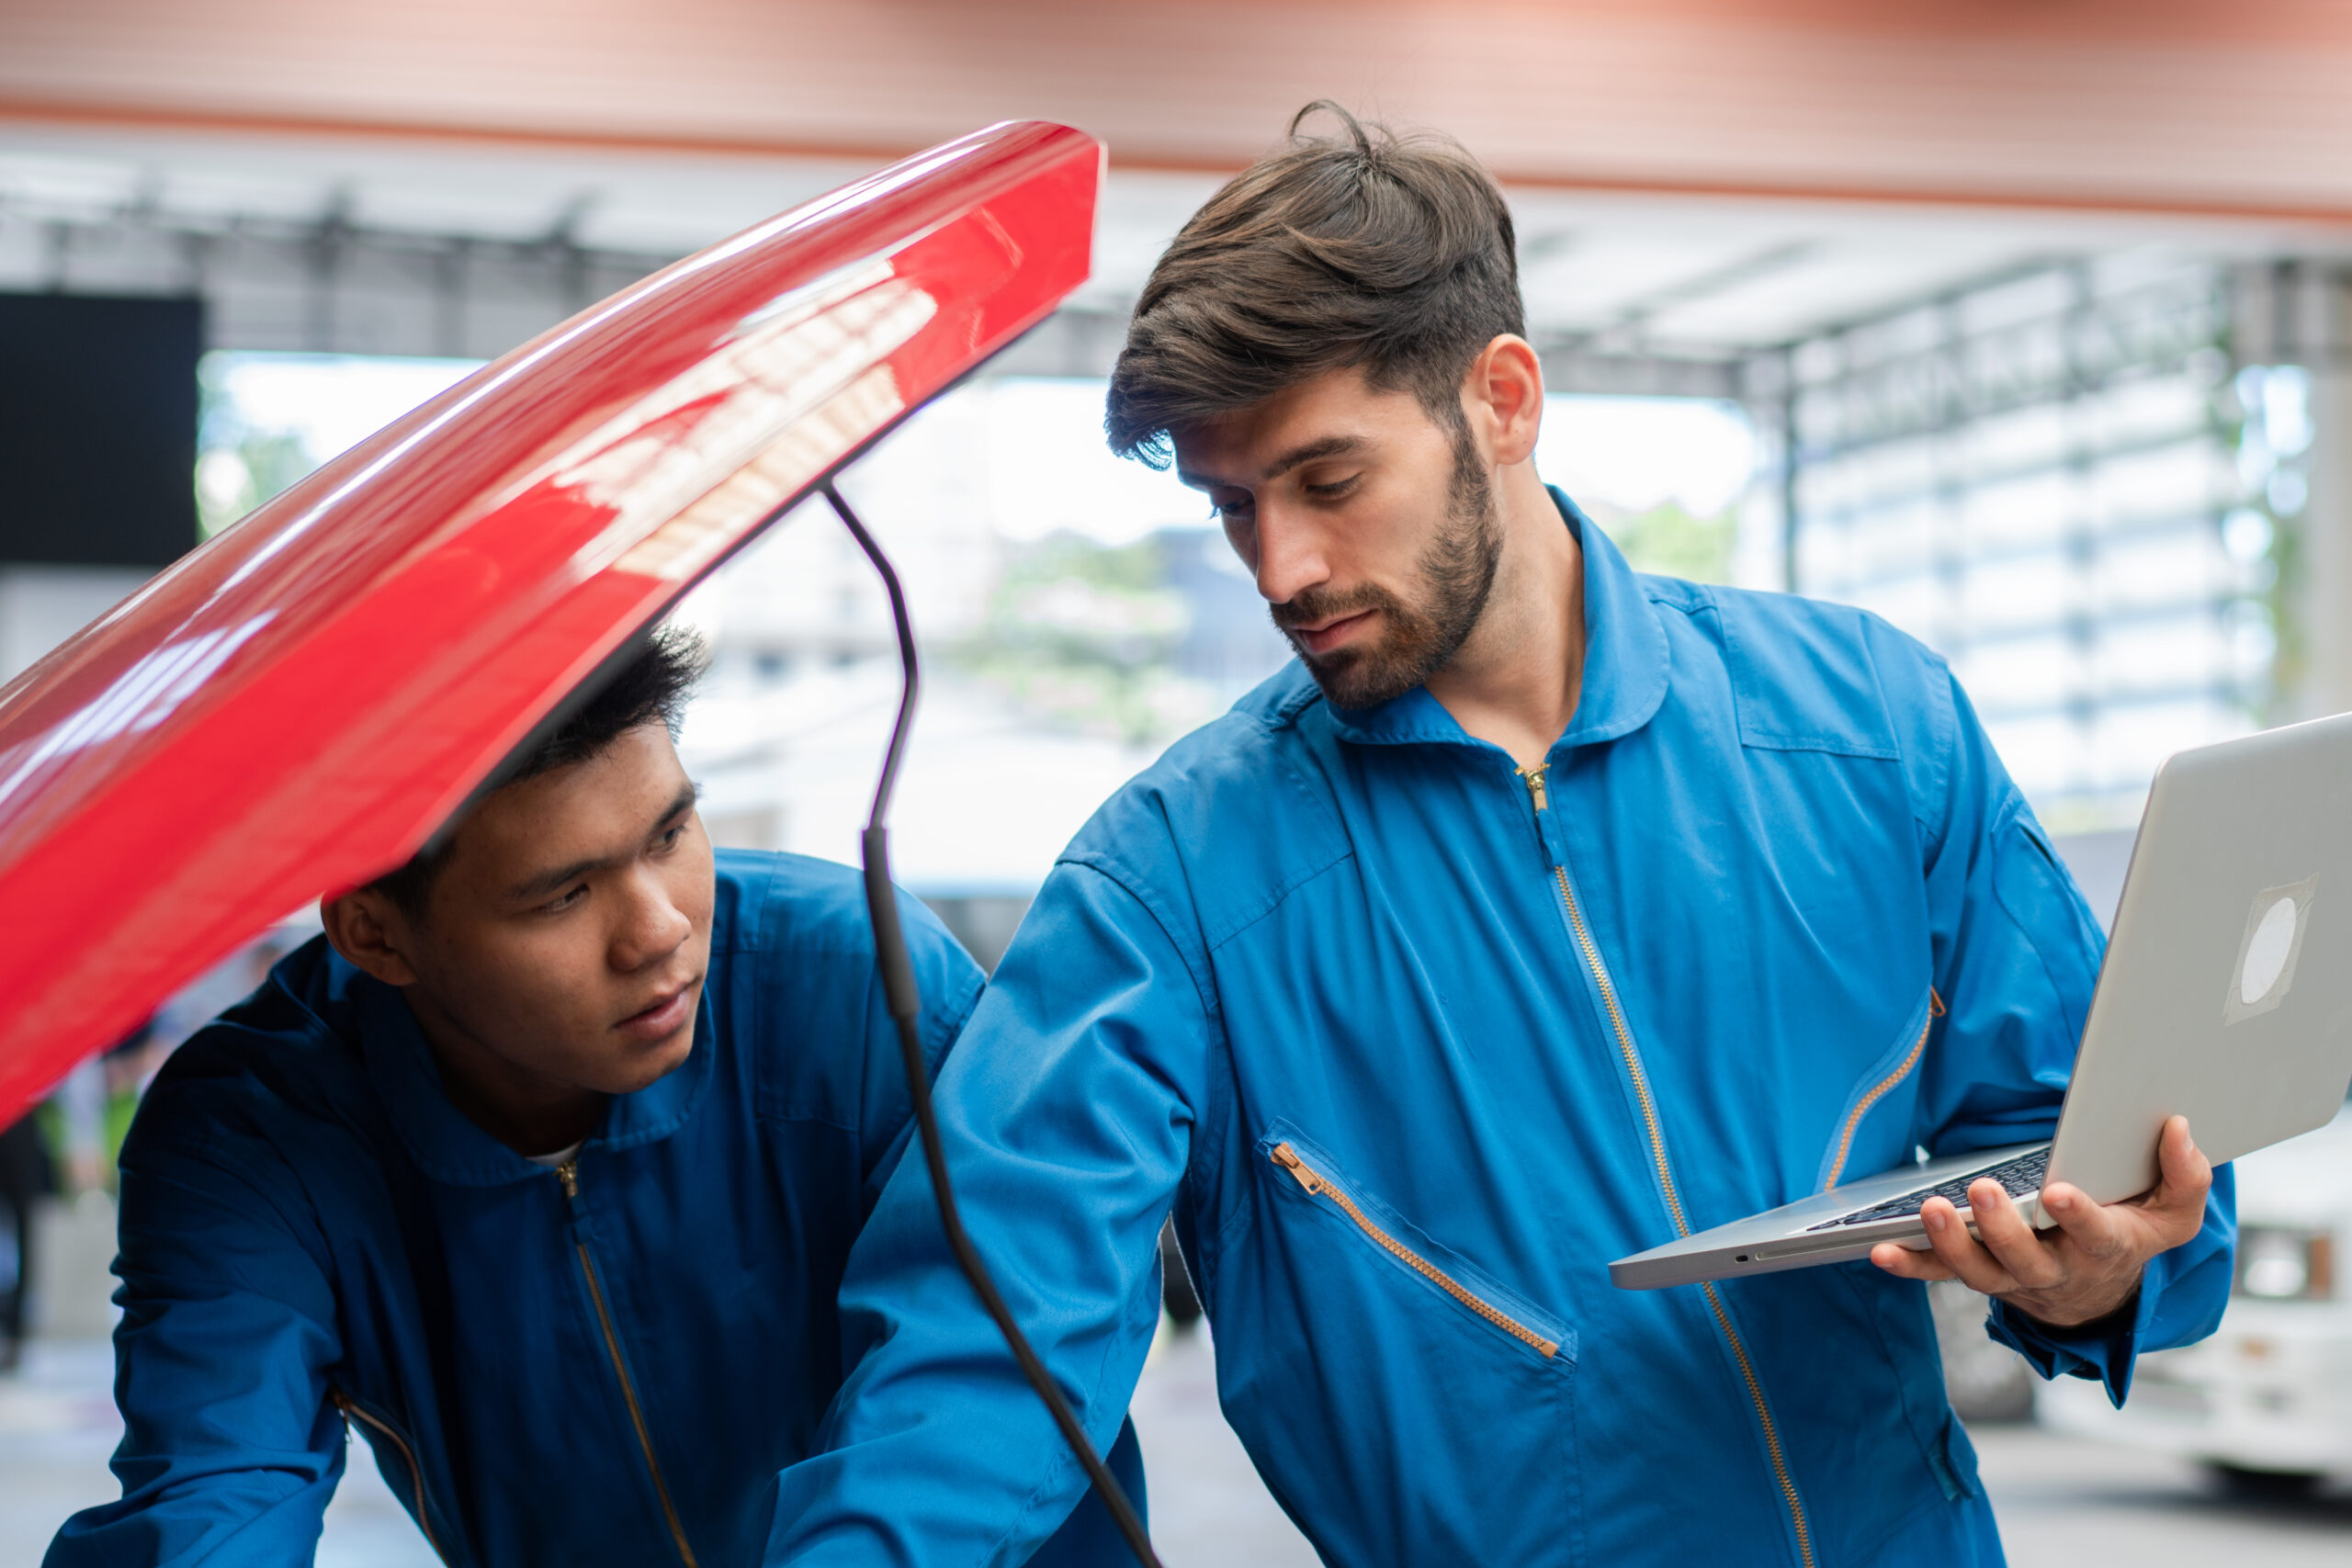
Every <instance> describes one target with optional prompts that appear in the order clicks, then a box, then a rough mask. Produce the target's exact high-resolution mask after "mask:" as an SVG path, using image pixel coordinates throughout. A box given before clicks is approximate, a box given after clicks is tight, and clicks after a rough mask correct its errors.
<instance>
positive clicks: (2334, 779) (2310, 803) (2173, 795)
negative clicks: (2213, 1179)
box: [2049, 714, 2352, 1202]
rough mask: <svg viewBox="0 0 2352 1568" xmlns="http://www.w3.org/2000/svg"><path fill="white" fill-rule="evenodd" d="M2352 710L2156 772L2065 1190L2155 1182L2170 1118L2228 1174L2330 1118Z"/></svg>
mask: <svg viewBox="0 0 2352 1568" xmlns="http://www.w3.org/2000/svg"><path fill="white" fill-rule="evenodd" d="M2347 781H2352V714H2347V715H2341V716H2336V717H2334V718H2324V719H2316V720H2313V721H2312V722H2311V723H2308V724H2298V725H2290V726H2288V727H2286V728H2279V729H2272V730H2267V731H2265V732H2263V733H2261V734H2259V735H2250V736H2247V737H2245V739H2239V740H2230V741H2224V742H2222V744H2220V745H2218V746H2204V747H2199V748H2198V749H2196V750H2189V751H2182V752H2180V753H2178V754H2177V755H2175V756H2174V757H2172V758H2171V759H2170V760H2169V761H2166V762H2165V765H2164V767H2163V769H2162V770H2161V771H2160V772H2159V773H2157V774H2156V779H2155V783H2154V786H2153V787H2152V788H2151V789H2150V790H2149V792H2148V806H2147V810H2146V812H2145V814H2144V815H2143V817H2142V818H2141V823H2140V836H2139V839H2138V840H2137V842H2136V843H2135V844H2134V846H2133V848H2132V853H2131V869H2130V870H2129V871H2128V872H2127V873H2126V874H2125V876H2124V880H2123V897H2122V901H2121V903H2120V905H2119V906H2118V908H2117V910H2116V917H2115V931H2114V936H2113V939H2112V940H2111V941H2110V942H2109V946H2108V950H2107V961H2106V963H2105V964H2104V965H2103V966H2102V967H2101V969H2100V971H2099V979H2098V994H2097V996H2096V998H2094V999H2093V1001H2092V1004H2091V1010H2090V1017H2089V1019H2088V1021H2086V1024H2085V1026H2084V1030H2083V1043H2082V1049H2081V1051H2080V1052H2079V1053H2078V1055H2076V1057H2075V1077H2074V1083H2073V1087H2072V1088H2071V1089H2069V1090H2068V1092H2067V1096H2066V1107H2065V1110H2064V1112H2063V1113H2062V1114H2061V1116H2060V1119H2059V1123H2058V1135H2057V1140H2056V1144H2055V1146H2054V1147H2053V1148H2052V1152H2051V1157H2050V1171H2049V1179H2051V1180H2052V1181H2071V1182H2073V1183H2074V1184H2075V1185H2076V1186H2078V1187H2080V1188H2082V1189H2083V1190H2085V1191H2086V1192H2087V1193H2089V1194H2090V1196H2091V1197H2092V1198H2093V1199H2094V1200H2096V1201H2100V1202H2113V1201H2117V1200H2119V1199H2122V1198H2128V1197H2131V1196H2132V1195H2133V1194H2135V1193H2139V1192H2143V1191H2145V1190H2148V1189H2149V1188H2150V1187H2153V1186H2154V1184H2155V1181H2156V1160H2155V1145H2156V1137H2157V1134H2158V1133H2159V1132H2160V1131H2161V1130H2162V1129H2163V1126H2164V1122H2165V1118H2166V1117H2168V1116H2171V1115H2174V1114H2176V1113H2177V1114H2180V1115H2185V1116H2187V1117H2188V1122H2189V1129H2190V1131H2191V1132H2192V1133H2193V1134H2195V1136H2196V1139H2197V1143H2198V1146H2199V1148H2200V1149H2202V1150H2203V1151H2204V1153H2205V1154H2206V1155H2207V1156H2208V1157H2210V1158H2211V1159H2212V1160H2213V1161H2214V1162H2215V1163H2216V1164H2218V1163H2220V1162H2222V1161H2223V1160H2228V1159H2234V1158H2236V1157H2237V1156H2240V1155H2244V1154H2247V1153H2250V1152H2252V1151H2253V1150H2255V1149H2258V1148H2262V1147H2265V1146H2267V1145H2270V1144H2274V1143H2278V1142H2279V1141H2280V1140H2282V1139H2286V1138H2290V1137H2293V1136H2295V1135H2296V1134H2300V1133H2306V1132H2309V1131H2311V1130H2312V1128H2314V1127H2318V1126H2321V1125H2323V1124H2324V1123H2325V1122H2327V1121H2328V1120H2329V1119H2330V1118H2331V1117H2333V1116H2334V1115H2335V1112H2336V1111H2337V1110H2338V1109H2339V1108H2340V1107H2341V1106H2342V1105H2343V1103H2344V1099H2345V1093H2346V1089H2347V1087H2352V811H2347V810H2346V782H2347Z"/></svg>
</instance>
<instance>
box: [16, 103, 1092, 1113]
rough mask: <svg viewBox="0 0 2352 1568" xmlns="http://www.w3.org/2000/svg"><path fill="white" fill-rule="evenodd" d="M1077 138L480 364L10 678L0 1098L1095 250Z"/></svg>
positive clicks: (480, 737)
mask: <svg viewBox="0 0 2352 1568" xmlns="http://www.w3.org/2000/svg"><path fill="white" fill-rule="evenodd" d="M1101 167H1102V148H1101V146H1100V144H1099V143H1097V142H1096V141H1093V140H1092V139H1091V137H1088V136H1086V135H1084V134H1082V133H1081V132H1079V131H1075V130H1069V129H1068V128H1067V127H1063V126H1057V125H1048V124H1042V123H1035V122H1028V123H1013V124H1006V125H1001V126H996V127H992V128H990V129H989V130H984V131H980V132H978V133H977V134H975V135H972V136H969V137H966V138H964V139H963V140H961V141H953V142H949V143H947V144H945V145H944V146H941V147H938V148H934V149H933V150H932V151H931V152H925V153H922V154H920V155H918V156H916V157H913V158H910V159H908V160H906V161H905V162H903V163H901V164H895V165H893V166H892V167H890V168H888V169H886V170H883V171H882V172H881V173H879V174H876V175H872V176H870V177H868V178H866V179H864V180H860V181H857V182H855V183H854V184H852V185H849V186H843V187H842V189H840V190H838V191H835V192H833V193H832V194H831V195H830V196H826V197H820V198H819V199H818V200H816V201H813V202H810V203H809V204H808V205H807V206H804V207H801V208H798V209H794V210H793V211H791V212H787V213H786V214H784V215H782V216H780V217H778V218H775V219H772V220H769V221H768V222H766V223H764V224H762V225H760V226H759V227H757V228H754V229H752V230H750V231H746V232H744V233H742V234H740V235H738V236H736V237H735V238H734V239H731V240H729V241H727V242H725V243H721V244H718V245H716V246H713V247H712V248H711V249H709V250H707V251H705V252H703V253H702V254H699V255H696V256H694V257H691V258H689V259H687V260H685V261H684V262H681V263H679V264H678V265H675V266H673V267H671V268H669V269H667V270H666V271H663V272H662V273H659V274H657V275H655V276H652V277H650V278H648V279H647V280H645V281H644V282H642V283H639V284H638V285H636V286H634V287H632V288H628V289H626V290H624V291H622V292H621V293H619V294H616V295H615V296H614V297H613V298H612V299H607V300H605V302H604V303H602V304H600V305H596V306H594V307H593V308H591V309H589V310H585V311H583V312H582V313H581V314H580V315H578V316H576V317H574V318H573V319H572V320H571V321H567V322H565V323H564V324H563V325H561V326H560V327H557V328H555V329H553V330H552V331H550V332H548V333H546V334H545V335H543V336H541V337H540V338H538V339H537V340H536V341H534V342H532V343H529V344H525V345H524V346H523V347H521V348H518V349H516V350H515V352H514V353H512V354H509V355H506V356H505V357H504V358H503V359H501V360H499V361H497V362H496V363H494V364H492V365H490V366H488V367H485V368H484V369H482V370H481V372H480V373H479V374H477V375H475V376H474V377H472V378H469V379H468V380H467V381H465V382H462V383H460V384H459V385H458V386H457V387H454V388H452V389H450V390H449V391H448V392H447V393H445V394H443V395H442V396H441V397H439V398H437V399H435V400H434V401H432V402H431V403H428V404H426V405H425V406H424V408H422V409H419V410H418V411H416V412H414V413H413V414H411V415H409V416H408V417H407V418H405V419H403V420H401V422H399V423H396V424H393V425H391V426H390V427H388V428H387V429H385V430H384V431H382V432H380V433H379V434H377V435H375V436H374V437H372V438H371V439H369V440H368V441H366V442H364V443H362V444H361V445H360V446H357V447H356V448H354V449H353V450H352V451H351V452H349V453H347V454H345V456H344V457H340V458H338V459H336V460H335V461H334V462H333V463H330V464H328V465H327V466H326V467H325V468H322V469H321V470H319V472H317V473H315V474H313V475H311V477H310V478H309V479H306V480H304V481H303V482H302V483H301V484H300V485H298V486H296V487H295V488H294V489H293V490H291V491H288V492H287V493H286V494H284V495H282V496H280V497H278V498H277V500H276V501H274V502H271V503H270V504H269V505H267V506H266V507H264V508H262V509H261V510H259V511H258V512H256V513H254V514H253V515H252V516H250V517H248V518H246V519H245V520H244V521H243V522H241V523H239V524H238V525H236V526H234V527H232V528H231V529H228V530H226V531H225V532H223V533H222V534H221V535H220V536H218V537H216V538H214V539H212V540H211V541H210V542H209V543H208V544H206V545H205V546H203V547H201V548H199V549H198V550H196V551H195V552H194V553H193V554H191V555H189V556H187V557H186V558H183V559H182V560H181V561H180V562H179V563H178V564H177V565H175V566H174V567H173V568H171V569H170V570H167V571H165V572H164V573H163V574H162V575H161V576H159V577H157V578H156V579H154V581H152V582H150V583H149V584H147V585H146V587H145V588H143V589H142V590H141V592H138V593H137V594H135V595H133V596H132V597H131V598H130V599H128V600H126V601H125V602H124V603H123V604H120V605H119V606H117V607H116V608H115V609H114V610H113V611H112V612H110V613H109V614H108V615H106V616H104V617H102V618H101V619H100V620H98V621H97V622H96V623H94V624H93V625H91V626H88V627H86V628H85V629H84V630H83V631H82V632H81V633H80V634H78V635H77V636H76V637H74V639H73V640H72V641H69V642H68V643H66V644H65V645H64V646H63V647H62V648H60V649H57V650H56V651H55V652H53V653H52V654H51V655H50V656H49V657H48V658H47V659H45V660H42V661H41V662H40V663H39V664H37V665H35V666H34V667H33V668H32V669H31V670H28V671H26V672H25V673H24V674H23V675H22V676H20V677H18V678H17V680H16V681H15V682H11V683H10V684H9V685H8V686H7V687H6V689H5V690H0V911H5V913H0V1124H5V1123H6V1121H8V1120H9V1119H11V1118H12V1117H13V1116H14V1115H15V1113H16V1112H17V1110H19V1109H20V1108H21V1107H22V1106H23V1105H24V1104H25V1103H26V1102H27V1101H28V1100H30V1099H31V1098H32V1097H34V1096H36V1095H38V1094H40V1093H41V1092H42V1091H43V1090H45V1089H47V1088H48V1086H49V1085H50V1084H51V1083H52V1082H54V1081H55V1079H56V1078H57V1077H59V1076H60V1075H61V1074H62V1073H63V1072H64V1071H65V1070H66V1068H68V1067H69V1066H71V1065H72V1064H73V1063H74V1061H75V1060H76V1059H78V1058H79V1057H80V1056H82V1055H85V1054H86V1053H87V1052H89V1051H91V1050H93V1049H95V1048H96V1047H98V1046H100V1045H102V1044H104V1043H107V1042H108V1041H110V1040H113V1039H116V1038H119V1036H121V1035H122V1034H123V1033H124V1032H128V1031H129V1030H130V1029H131V1028H133V1027H135V1026H136V1025H137V1023H138V1022H139V1021H140V1020H141V1018H143V1017H144V1016H145V1015H146V1013H147V1011H148V1010H150V1009H152V1008H153V1006H154V1005H155V1004H156V1003H157V1002H158V1001H159V1000H160V999H161V998H164V996H166V995H168V994H169V993H170V992H171V991H172V990H173V989H174V988H175V987H178V986H180V985H182V984H184V983H185V982H187V980H188V979H189V978H191V977H192V976H196V975H197V974H198V973H200V972H201V971H202V970H203V969H204V968H205V967H206V966H208V965H209V964H212V963H214V962H216V961H217V960H218V959H220V957H221V956H223V955H225V954H226V953H229V952H231V951H232V950H233V949H234V948H235V947H236V946H237V945H238V944H239V943H240V942H243V941H245V940H246V939H247V938H249V937H251V936H252V935H254V933H256V932H258V931H261V930H262V929H264V928H265V927H266V926H267V925H269V924H270V923H271V922H272V921H274V920H276V919H280V918H282V917H283V916H285V915H286V914H287V913H288V912H289V911H291V910H294V909H296V908H300V906H301V905H302V904H304V903H305V902H307V901H308V900H310V899H311V898H314V897H318V896H319V895H321V894H322V893H325V892H331V891H334V890H337V889H340V888H343V887H347V886H353V885H355V884H356V883H358V882H362V881H365V880H366V879H367V878H368V877H370V876H372V875H375V874H379V873H381V872H382V871H384V870H386V869H388V868H390V867H391V866H394V865H397V864H399V863H401V861H403V860H405V859H406V858H407V857H408V856H409V855H410V854H411V853H413V852H414V851H415V850H416V848H417V847H418V846H419V845H420V844H421V843H423V842H424V840H425V838H426V837H427V836H428V835H429V834H430V833H431V832H432V830H433V829H435V828H436V827H438V826H439V825H440V824H441V822H442V821H443V820H444V819H445V818H447V816H448V814H449V813H450V811H451V810H452V809H453V808H454V807H457V806H458V804H460V803H461V802H462V801H463V800H464V799H465V798H466V796H467V795H468V794H469V792H470V791H471V790H472V789H473V787H474V786H475V785H476V784H479V783H480V782H481V780H482V779H483V778H484V777H485V776H486V775H488V774H489V773H490V772H491V771H492V769H493V768H495V767H496V765H497V764H498V762H499V761H501V760H502V759H503V757H504V756H505V755H506V754H507V753H508V752H509V751H510V750H512V749H513V748H514V747H515V744H516V743H517V742H518V741H519V740H521V739H522V738H523V737H525V736H526V734H528V733H529V731H530V730H531V728H532V727H533V726H534V725H535V724H537V722H538V721H539V720H540V719H541V718H543V717H544V716H546V715H547V714H548V712H549V711H550V710H551V709H552V708H553V707H554V706H555V705H557V704H558V703H559V702H560V701H561V700H562V698H563V697H564V696H565V695H566V694H568V693H570V692H571V690H572V689H573V687H574V686H575V685H577V684H578V683H579V682H580V681H581V680H582V678H583V677H585V676H587V675H588V674H589V673H591V672H592V671H594V670H595V669H596V667H597V665H598V664H599V663H600V662H601V661H602V660H604V659H605V657H606V655H608V654H610V653H611V652H613V651H614V650H615V649H616V648H618V647H619V646H620V645H621V644H623V643H624V642H625V641H627V640H628V638H629V637H631V636H632V635H633V634H635V633H636V632H638V631H639V629H641V628H642V627H644V626H646V625H647V624H648V623H650V621H652V620H653V619H655V618H656V617H658V616H659V615H661V614H662V611H663V610H665V609H666V608H667V607H668V606H669V605H670V604H672V603H673V602H674V601H675V600H676V599H677V597H678V596H679V595H680V594H681V593H683V592H684V591H685V590H686V589H687V588H688V587H689V586H690V585H691V584H692V583H693V582H694V581H695V580H696V579H698V578H699V577H701V576H702V575H703V574H704V573H705V572H707V571H708V570H710V569H711V568H712V567H713V566H715V565H716V564H717V563H718V561H719V560H720V559H721V558H723V557H724V556H725V555H726V554H727V553H728V552H729V550H731V549H733V548H734V547H736V546H738V545H740V544H741V543H742V542H743V541H744V540H745V539H747V538H749V537H750V536H752V535H753V534H754V533H756V532H757V531H758V530H759V528H760V526H761V525H763V524H764V523H765V522H767V521H768V520H769V519H771V518H772V517H774V516H775V514H776V513H777V512H778V511H779V510H780V509H781V508H783V507H784V506H786V505H788V504H789V503H790V502H792V501H794V500H796V499H797V498H798V497H799V496H801V495H803V494H805V493H807V491H809V489H810V488H812V487H813V486H814V485H815V483H816V482H817V481H818V480H819V479H821V478H822V477H824V475H825V474H827V473H828V472H830V471H831V470H832V469H833V468H837V467H838V466H839V465H840V464H841V462H842V460H843V459H844V458H845V457H849V456H850V455H852V454H854V452H855V451H856V450H858V449H860V448H861V447H862V446H864V445H865V444H866V443H867V442H870V441H871V440H873V439H874V438H875V437H876V436H877V435H878V434H881V433H883V432H884V431H887V430H888V428H889V427H890V426H891V425H892V424H893V423H895V422H896V421H897V420H898V419H899V418H900V417H901V416H903V415H904V414H905V413H906V412H908V411H910V409H912V408H914V407H916V406H917V405H919V404H920V403H922V401H923V400H926V399H928V398H930V397H932V396H933V395H934V394H936V393H938V392H939V391H941V390H943V389H944V388H946V387H947V386H948V385H949V384H950V383H952V382H953V381H954V380H955V379H956V378H957V377H959V376H961V375H962V374H964V373H965V372H966V371H968V370H970V369H971V368H972V367H975V366H977V365H978V364H979V363H980V362H981V361H983V360H985V359H986V358H988V357H989V355H991V354H993V353H995V352H996V351H997V350H998V349H1000V348H1002V347H1003V346H1004V345H1005V344H1008V343H1010V342H1012V339H1013V338H1015V337H1016V336H1018V335H1019V334H1020V333H1022V332H1023V331H1025V330H1026V329H1027V328H1028V327H1030V326H1031V325H1033V324H1034V323H1035V322H1036V321H1038V320H1040V319H1041V318H1043V317H1044V316H1045V315H1046V313H1047V312H1049V311H1050V310H1052V309H1053V308H1054V307H1055V305H1057V303H1058V302H1059V301H1060V300H1061V299H1063V297H1064V296H1066V295H1067V294H1069V291H1070V290H1071V289H1073V288H1076V287H1077V286H1078V285H1079V284H1080V282H1082V281H1084V279H1085V277H1086V275H1087V269H1088V265H1089V260H1090V251H1091V236H1092V231H1093V216H1094V202H1095V197H1096V186H1097V184H1098V181H1099V178H1100V172H1101Z"/></svg>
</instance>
